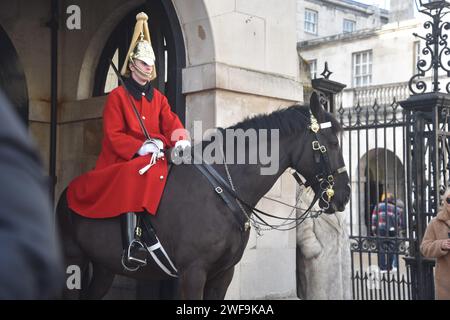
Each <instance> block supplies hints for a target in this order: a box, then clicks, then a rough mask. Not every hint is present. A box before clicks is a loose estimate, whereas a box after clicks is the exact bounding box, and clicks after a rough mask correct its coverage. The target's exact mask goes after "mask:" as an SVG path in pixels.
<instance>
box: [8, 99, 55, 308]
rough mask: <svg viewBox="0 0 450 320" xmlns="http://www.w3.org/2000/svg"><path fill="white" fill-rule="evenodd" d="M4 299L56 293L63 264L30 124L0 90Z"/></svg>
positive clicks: (29, 297) (47, 295) (39, 297)
mask: <svg viewBox="0 0 450 320" xmlns="http://www.w3.org/2000/svg"><path fill="white" fill-rule="evenodd" d="M0 185H1V188H0V204H1V206H0V253H1V255H0V299H8V300H9V299H48V298H56V297H57V296H58V294H59V291H60V290H61V288H62V285H63V284H64V282H63V267H62V258H61V252H60V248H59V246H58V242H57V240H56V239H57V237H56V231H55V229H54V222H53V209H52V204H51V202H50V196H49V192H48V191H49V189H48V188H49V186H48V183H47V180H46V179H45V177H44V175H43V168H42V165H41V162H40V160H39V157H38V154H37V152H36V149H35V147H34V146H33V144H32V143H31V142H30V139H29V137H28V134H27V131H26V128H25V127H24V126H23V124H22V122H20V120H19V118H18V117H17V115H16V114H15V113H14V111H13V109H12V108H11V106H10V104H9V102H7V100H6V98H5V97H4V95H3V94H2V93H0Z"/></svg>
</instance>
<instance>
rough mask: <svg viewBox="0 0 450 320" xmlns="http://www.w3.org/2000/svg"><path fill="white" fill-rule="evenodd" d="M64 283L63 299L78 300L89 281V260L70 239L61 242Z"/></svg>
mask: <svg viewBox="0 0 450 320" xmlns="http://www.w3.org/2000/svg"><path fill="white" fill-rule="evenodd" d="M63 248H64V249H63V250H64V260H65V267H66V283H65V286H64V289H63V292H62V298H63V299H69V300H74V299H80V297H81V295H82V291H83V289H84V288H85V283H86V281H85V280H89V279H88V278H89V260H88V258H87V257H86V255H85V254H84V252H83V251H82V250H81V249H80V248H79V247H78V245H77V244H75V242H74V241H73V240H72V239H69V240H68V239H64V240H63Z"/></svg>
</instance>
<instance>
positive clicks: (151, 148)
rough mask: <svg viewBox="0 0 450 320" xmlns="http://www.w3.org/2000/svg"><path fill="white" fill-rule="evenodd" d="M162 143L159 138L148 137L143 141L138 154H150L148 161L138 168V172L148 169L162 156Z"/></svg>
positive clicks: (141, 172)
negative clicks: (148, 138)
mask: <svg viewBox="0 0 450 320" xmlns="http://www.w3.org/2000/svg"><path fill="white" fill-rule="evenodd" d="M163 148H164V143H163V142H162V141H161V140H159V139H150V140H147V141H145V142H144V144H143V145H142V147H141V148H140V149H139V151H138V154H139V155H140V156H145V155H147V154H150V153H151V154H152V157H151V158H150V163H149V164H148V165H146V166H145V167H143V168H142V169H141V170H139V174H140V175H143V174H144V173H146V172H147V171H148V169H150V168H151V167H152V166H153V165H154V164H155V163H156V161H157V160H158V159H159V158H162V157H164V151H163Z"/></svg>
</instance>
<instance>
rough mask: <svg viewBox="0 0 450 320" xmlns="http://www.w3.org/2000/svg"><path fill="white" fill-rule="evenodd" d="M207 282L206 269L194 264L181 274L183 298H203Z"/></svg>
mask: <svg viewBox="0 0 450 320" xmlns="http://www.w3.org/2000/svg"><path fill="white" fill-rule="evenodd" d="M205 283H206V271H205V270H204V269H203V268H199V267H198V266H192V267H190V268H188V269H186V270H184V271H183V272H182V273H181V274H180V291H181V293H180V294H181V299H183V300H203V291H204V289H205Z"/></svg>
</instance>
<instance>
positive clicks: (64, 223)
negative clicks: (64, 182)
mask: <svg viewBox="0 0 450 320" xmlns="http://www.w3.org/2000/svg"><path fill="white" fill-rule="evenodd" d="M66 193H67V189H65V190H64V191H63V192H62V194H61V196H60V198H59V200H58V204H57V206H56V228H57V231H58V235H59V241H60V243H61V247H62V250H63V254H64V263H65V269H66V277H67V279H66V286H65V288H64V292H63V298H65V299H79V298H80V297H81V291H82V290H83V289H84V288H86V287H87V284H88V283H89V259H88V257H87V256H86V254H85V253H84V252H83V250H82V249H81V247H80V245H79V244H78V242H77V240H76V237H75V232H74V230H75V224H74V213H73V212H72V210H70V208H69V206H68V204H67V197H66Z"/></svg>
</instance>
